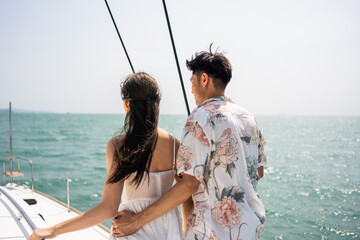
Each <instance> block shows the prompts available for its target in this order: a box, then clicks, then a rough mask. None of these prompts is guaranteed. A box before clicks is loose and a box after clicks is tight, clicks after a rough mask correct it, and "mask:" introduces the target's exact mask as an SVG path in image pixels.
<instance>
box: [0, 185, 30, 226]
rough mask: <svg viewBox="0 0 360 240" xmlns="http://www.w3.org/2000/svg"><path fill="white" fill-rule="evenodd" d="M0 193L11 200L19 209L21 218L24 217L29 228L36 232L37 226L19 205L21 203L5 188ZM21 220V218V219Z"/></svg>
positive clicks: (0, 189)
mask: <svg viewBox="0 0 360 240" xmlns="http://www.w3.org/2000/svg"><path fill="white" fill-rule="evenodd" d="M0 192H1V193H2V194H4V195H5V196H6V197H7V198H8V199H9V200H10V202H11V203H12V204H13V205H14V206H15V207H16V208H17V210H19V212H20V214H21V216H23V217H24V218H25V220H26V222H27V223H28V224H29V226H30V227H31V229H32V230H35V229H36V228H37V227H36V225H35V223H34V222H33V221H32V220H31V218H30V217H29V215H28V214H27V213H26V211H25V210H24V209H23V208H22V207H21V206H20V205H19V203H18V202H17V201H16V200H15V199H14V198H13V197H12V196H11V195H10V194H9V193H8V192H7V191H6V190H5V189H3V188H0ZM19 219H20V217H19Z"/></svg>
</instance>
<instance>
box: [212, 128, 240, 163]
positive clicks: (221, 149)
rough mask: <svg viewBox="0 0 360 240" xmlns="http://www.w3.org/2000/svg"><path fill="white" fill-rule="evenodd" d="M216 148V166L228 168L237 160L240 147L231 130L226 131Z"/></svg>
mask: <svg viewBox="0 0 360 240" xmlns="http://www.w3.org/2000/svg"><path fill="white" fill-rule="evenodd" d="M215 146H216V151H215V155H214V162H215V164H220V167H226V166H227V165H229V164H232V163H233V162H235V161H236V160H237V155H238V153H239V146H238V144H237V140H236V138H235V137H234V136H233V135H232V132H231V129H230V128H227V129H225V130H224V132H223V134H222V135H221V137H220V138H219V139H218V141H217V142H216V144H215Z"/></svg>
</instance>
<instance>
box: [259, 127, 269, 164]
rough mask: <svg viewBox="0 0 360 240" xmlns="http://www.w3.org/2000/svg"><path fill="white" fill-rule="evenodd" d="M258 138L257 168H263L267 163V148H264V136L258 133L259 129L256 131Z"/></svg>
mask: <svg viewBox="0 0 360 240" xmlns="http://www.w3.org/2000/svg"><path fill="white" fill-rule="evenodd" d="M258 138H259V143H258V154H259V155H258V167H261V166H265V165H266V163H267V159H268V151H267V146H266V142H265V139H264V136H263V134H262V132H261V131H260V129H258Z"/></svg>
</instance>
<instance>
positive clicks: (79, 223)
mask: <svg viewBox="0 0 360 240" xmlns="http://www.w3.org/2000/svg"><path fill="white" fill-rule="evenodd" d="M113 154H114V143H113V140H112V139H110V140H109V141H108V143H107V145H106V169H107V171H106V180H107V179H109V177H110V176H111V175H112V173H113V168H112V164H113ZM122 190H123V182H117V183H113V184H108V183H106V181H105V185H104V191H103V196H102V201H101V202H100V203H99V204H98V205H96V206H95V207H93V208H91V209H89V210H88V211H86V212H84V213H82V214H80V215H79V216H76V217H74V218H71V219H69V220H66V221H64V222H61V223H59V224H56V225H55V226H52V227H50V228H44V229H36V230H35V231H34V232H33V234H32V235H31V236H30V238H29V240H41V239H44V238H54V237H56V236H58V235H60V234H62V233H67V232H73V231H77V230H81V229H84V228H88V227H91V226H94V225H96V224H99V223H101V222H103V221H105V220H107V219H109V218H112V217H114V216H115V215H116V213H117V210H118V208H119V204H120V199H121V194H122Z"/></svg>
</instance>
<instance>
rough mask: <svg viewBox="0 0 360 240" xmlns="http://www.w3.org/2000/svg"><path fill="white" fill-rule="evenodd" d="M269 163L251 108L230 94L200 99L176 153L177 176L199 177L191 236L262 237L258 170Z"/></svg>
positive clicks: (222, 237) (262, 213)
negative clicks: (247, 107) (229, 98)
mask: <svg viewBox="0 0 360 240" xmlns="http://www.w3.org/2000/svg"><path fill="white" fill-rule="evenodd" d="M266 162H267V151H266V143H265V140H264V137H263V135H262V133H261V131H260V129H259V127H258V125H257V123H256V121H255V118H254V116H253V115H252V114H251V113H249V112H248V111H246V110H245V109H243V108H241V107H240V106H238V105H236V104H234V103H233V102H231V101H229V100H228V99H226V98H225V97H216V98H211V99H208V100H206V101H205V102H204V103H202V104H200V105H199V106H198V107H197V108H196V109H195V110H194V111H193V112H192V113H191V115H190V116H189V117H188V119H187V122H186V124H185V127H184V130H183V133H182V138H181V146H180V148H179V152H178V157H177V169H178V175H182V174H189V175H192V176H194V177H196V179H197V180H198V181H199V182H200V186H199V189H198V191H197V192H196V193H195V194H193V200H194V204H195V210H194V214H193V216H192V218H191V219H189V221H191V224H190V226H189V230H191V231H188V233H189V234H190V235H187V236H186V238H187V239H214V240H215V239H229V238H230V239H240V238H241V239H258V238H259V236H260V233H261V229H262V227H263V224H264V222H265V209H264V206H263V204H262V202H261V199H260V197H259V194H258V193H257V182H258V171H257V169H258V167H260V166H263V165H265V164H266ZM249 208H250V209H251V210H249ZM245 209H246V210H245ZM189 223H190V222H189Z"/></svg>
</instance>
